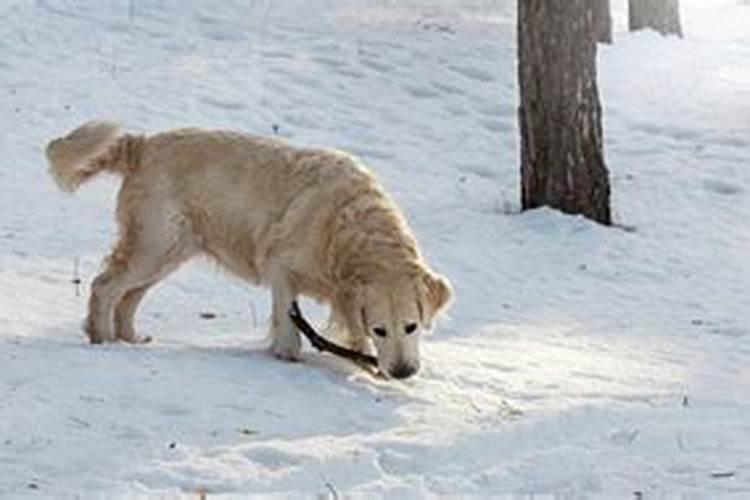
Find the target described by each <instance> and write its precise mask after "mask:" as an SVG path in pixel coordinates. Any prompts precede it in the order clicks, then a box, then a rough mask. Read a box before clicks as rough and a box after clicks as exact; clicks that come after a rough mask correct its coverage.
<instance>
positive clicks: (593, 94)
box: [518, 0, 611, 224]
mask: <svg viewBox="0 0 750 500" xmlns="http://www.w3.org/2000/svg"><path fill="white" fill-rule="evenodd" d="M518 81H519V85H520V92H521V105H520V108H519V123H520V131H521V205H522V208H523V209H524V210H527V209H532V208H536V207H540V206H543V205H546V206H550V207H553V208H557V209H560V210H562V211H563V212H567V213H574V214H583V215H585V216H586V217H589V218H591V219H594V220H596V221H598V222H601V223H602V224H610V223H611V214H610V206H609V174H608V172H607V167H606V165H605V164H604V153H603V146H602V124H601V106H600V104H599V91H598V88H597V84H596V33H595V31H594V16H593V7H592V3H591V2H590V0H518Z"/></svg>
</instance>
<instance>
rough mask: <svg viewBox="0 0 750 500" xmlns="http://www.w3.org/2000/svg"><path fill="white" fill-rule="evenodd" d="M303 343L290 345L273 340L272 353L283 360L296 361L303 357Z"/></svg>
mask: <svg viewBox="0 0 750 500" xmlns="http://www.w3.org/2000/svg"><path fill="white" fill-rule="evenodd" d="M301 352H302V348H301V345H288V344H285V343H283V342H273V343H272V344H271V354H273V355H274V357H276V358H277V359H280V360H282V361H289V362H292V363H295V362H297V361H299V360H300V358H301Z"/></svg>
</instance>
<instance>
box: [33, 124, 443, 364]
mask: <svg viewBox="0 0 750 500" xmlns="http://www.w3.org/2000/svg"><path fill="white" fill-rule="evenodd" d="M47 157H48V159H49V162H50V171H51V174H52V176H53V177H54V178H55V180H56V181H57V183H58V185H59V186H60V187H61V188H62V189H64V190H67V191H73V190H75V189H76V188H77V187H78V186H79V185H80V184H81V183H83V182H85V181H86V180H87V179H89V178H91V177H92V176H94V175H96V174H98V173H99V172H102V171H110V172H116V173H119V174H121V175H122V176H123V182H122V187H121V189H120V192H119V195H118V203H117V221H118V226H119V229H120V236H119V240H118V242H117V244H116V246H115V249H114V251H113V252H112V254H111V255H110V256H109V258H108V259H107V261H106V266H105V269H104V271H103V272H102V273H101V274H100V275H99V276H98V277H97V278H96V279H95V280H94V281H93V283H92V291H91V299H90V304H89V314H88V318H87V320H86V332H87V334H88V336H89V339H90V340H91V342H93V343H98V342H104V341H114V340H116V339H121V340H126V341H131V342H137V341H140V340H143V339H142V338H140V337H138V336H137V335H136V333H135V331H134V327H133V317H134V314H135V311H136V309H137V307H138V304H139V303H140V301H141V299H142V298H143V296H144V294H145V293H146V291H147V290H148V289H149V288H150V287H151V286H153V285H154V284H156V283H157V282H158V281H159V280H161V279H163V278H164V277H166V276H167V275H168V274H169V273H170V272H172V271H174V270H175V269H176V268H177V267H178V266H179V265H180V264H181V263H183V262H185V261H186V260H188V259H189V258H191V257H192V256H194V255H196V254H206V255H209V256H211V257H213V258H214V259H215V260H216V261H217V262H219V263H220V264H221V265H223V266H224V267H225V268H227V269H228V270H229V271H230V272H232V273H233V274H236V275H237V276H239V277H241V278H243V279H245V280H247V281H249V282H251V283H255V284H259V285H265V286H269V287H270V288H271V291H272V296H273V311H272V322H271V336H272V339H273V341H272V350H273V352H274V353H275V354H276V355H277V356H278V357H280V358H284V359H290V360H291V359H297V358H298V357H299V353H300V339H299V335H298V333H297V332H296V330H295V329H294V327H293V325H292V323H291V321H290V320H289V318H288V315H287V311H288V308H289V306H290V304H291V301H292V300H294V299H295V298H296V297H297V296H298V295H305V296H309V297H312V298H315V299H317V300H319V301H322V302H324V303H327V304H330V306H331V313H332V320H333V323H334V324H335V325H336V326H337V329H338V330H339V331H341V332H343V333H344V335H345V340H346V341H347V342H348V343H349V345H350V346H352V347H354V348H357V349H361V350H367V349H368V348H369V347H370V346H372V345H374V347H375V350H376V351H377V355H378V359H379V365H380V368H381V370H382V371H383V372H384V373H385V374H390V375H392V376H396V377H403V376H409V375H411V374H412V373H414V372H415V371H416V370H417V369H418V367H419V350H418V339H419V336H420V335H421V331H422V330H424V329H428V328H430V325H431V322H432V319H433V318H434V317H435V316H436V315H437V314H438V313H439V312H440V311H441V310H442V309H443V308H444V307H445V306H446V305H447V303H448V302H449V300H450V298H451V293H452V292H451V288H450V285H449V283H448V281H447V280H446V279H445V278H443V277H442V276H439V275H437V274H435V273H434V272H432V271H431V270H429V268H428V267H427V265H426V263H425V262H424V259H423V258H422V255H421V253H420V251H419V248H418V246H417V242H416V240H415V238H414V236H413V234H412V232H411V230H410V229H409V227H408V225H407V223H406V222H405V220H404V218H403V216H402V215H401V213H400V212H399V210H398V209H397V207H396V205H395V204H394V203H393V201H392V199H391V198H390V197H389V196H387V195H386V193H385V192H384V190H383V188H382V186H381V185H380V184H379V183H378V182H377V181H376V179H375V178H374V177H373V175H372V174H371V173H370V172H369V171H368V170H367V169H366V168H365V167H364V166H363V165H362V164H361V163H360V162H359V161H358V160H357V159H355V158H354V157H352V156H350V155H348V154H346V153H343V152H341V151H335V150H326V149H312V148H301V147H295V146H292V145H290V144H288V143H286V142H283V141H280V140H276V139H268V138H260V137H253V136H250V135H246V134H242V133H237V132H230V131H218V130H199V129H183V130H175V131H169V132H164V133H160V134H156V135H152V136H148V137H146V136H136V135H130V134H122V133H121V132H120V131H119V128H118V127H117V126H116V125H114V124H112V123H109V122H92V123H87V124H84V125H82V126H81V127H79V128H78V129H76V130H75V131H73V132H71V133H70V134H69V135H68V136H66V137H63V138H60V139H56V140H54V141H52V142H50V144H49V146H48V147H47ZM412 324H417V326H418V331H416V332H411V333H407V332H406V330H409V329H413V328H407V327H408V326H409V325H412ZM412 326H413V325H412ZM374 329H377V330H375V331H376V332H377V333H374ZM383 331H385V332H386V335H385V336H381V335H380V334H382V333H383Z"/></svg>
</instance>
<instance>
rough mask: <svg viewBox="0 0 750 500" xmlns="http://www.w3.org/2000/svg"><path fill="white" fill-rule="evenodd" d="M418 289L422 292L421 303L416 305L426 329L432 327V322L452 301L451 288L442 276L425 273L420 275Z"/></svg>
mask: <svg viewBox="0 0 750 500" xmlns="http://www.w3.org/2000/svg"><path fill="white" fill-rule="evenodd" d="M420 285H421V286H420V287H419V288H420V289H421V290H422V294H421V295H422V299H421V300H422V303H421V304H417V305H418V306H419V309H420V315H422V314H423V313H424V315H425V317H424V318H423V321H424V323H425V325H427V327H428V328H430V327H431V326H432V320H433V319H434V318H435V317H436V316H437V315H438V314H440V313H441V312H442V311H444V310H445V308H446V307H448V305H449V304H450V303H451V301H452V300H453V287H451V284H450V282H449V281H448V279H447V278H446V277H444V276H441V275H439V274H436V273H433V272H431V271H425V273H424V274H423V275H422V278H421V283H420Z"/></svg>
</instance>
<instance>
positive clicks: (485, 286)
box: [0, 0, 750, 498]
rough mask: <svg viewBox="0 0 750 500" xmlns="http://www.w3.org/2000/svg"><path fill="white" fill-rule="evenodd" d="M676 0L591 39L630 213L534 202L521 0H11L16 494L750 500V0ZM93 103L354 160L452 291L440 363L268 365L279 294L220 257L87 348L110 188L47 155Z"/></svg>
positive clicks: (2, 268)
mask: <svg viewBox="0 0 750 500" xmlns="http://www.w3.org/2000/svg"><path fill="white" fill-rule="evenodd" d="M682 3H683V19H684V28H685V33H686V37H685V38H684V39H683V40H678V39H669V38H662V37H659V36H657V35H655V34H653V33H645V32H644V33H638V34H634V35H629V34H627V33H626V32H625V27H624V5H623V2H622V1H621V0H620V1H617V2H615V13H616V15H617V19H616V21H617V22H616V25H617V32H616V43H615V45H613V46H611V47H604V48H602V49H601V51H600V66H599V69H600V86H601V93H602V99H603V105H604V108H605V135H606V155H607V161H608V164H609V167H610V170H611V181H612V189H613V202H614V212H615V214H616V218H617V221H618V223H620V224H621V225H623V226H624V227H626V228H630V230H624V229H607V228H603V227H600V226H597V225H596V224H593V223H591V222H588V221H586V220H584V219H581V218H577V217H569V216H564V215H561V214H560V213H557V212H554V211H551V210H539V211H534V212H530V213H524V214H519V213H518V201H517V198H518V195H517V185H518V145H517V144H518V132H517V128H516V114H515V113H516V106H517V89H516V79H515V40H514V37H515V26H514V12H513V9H512V4H513V2H509V1H500V0H496V1H492V0H490V1H487V0H467V1H462V2H459V1H458V0H440V1H427V0H422V1H415V0H409V1H404V2H392V1H387V0H367V1H365V0H339V1H334V0H284V1H283V2H272V1H271V0H244V1H242V0H224V1H222V2H216V3H213V4H211V3H209V2H199V1H198V0H190V1H178V0H143V1H140V0H138V1H130V2H127V1H124V0H120V1H115V0H113V1H107V2H94V1H91V0H37V1H35V2H32V1H30V0H0V16H1V18H2V19H3V23H2V24H0V96H2V98H1V99H0V116H2V117H3V118H2V120H0V153H2V154H1V156H0V158H1V160H0V186H2V187H1V188H0V497H2V498H16V497H24V496H26V495H30V496H35V497H38V496H42V497H49V498H53V497H54V498H61V497H71V496H74V495H81V496H83V497H87V496H96V495H98V496H103V497H104V496H106V497H114V496H121V497H132V496H134V495H162V496H166V497H179V496H192V497H195V495H197V494H198V493H200V492H206V493H207V494H208V495H209V497H213V496H215V495H218V494H234V495H243V494H249V493H256V494H262V493H270V492H273V493H279V494H289V495H290V496H298V495H299V494H304V495H308V496H315V495H321V496H326V495H327V496H330V497H335V496H343V495H344V494H378V495H388V496H397V497H402V496H403V497H425V496H431V495H435V494H478V495H502V494H509V495H518V497H524V496H527V495H528V496H532V495H534V497H535V498H540V495H544V494H549V495H559V496H560V497H562V498H588V497H599V496H604V497H611V498H637V497H638V493H641V494H642V496H643V498H667V497H675V496H681V495H685V496H686V497H687V498H719V497H723V496H730V495H736V496H737V497H738V498H747V496H748V495H750V398H748V394H749V393H750V307H748V290H749V289H750V270H749V269H748V265H747V262H748V257H749V256H750V29H748V26H750V6H748V5H747V2H742V1H741V0H713V1H710V2H708V1H704V2H699V1H698V0H683V2H682ZM91 118H117V119H120V120H122V121H123V123H124V124H125V125H126V127H127V128H129V129H130V130H135V131H156V130H161V129H165V128H170V127H177V126H185V125H198V126H206V127H230V128H237V129H244V130H248V131H254V132H257V133H262V134H270V133H272V129H273V128H274V126H277V127H278V130H279V133H280V134H281V135H284V136H287V137H289V138H290V139H291V140H293V141H295V142H297V143H307V144H316V145H327V146H338V147H341V148H345V149H348V150H350V151H353V152H355V153H357V154H359V155H360V156H361V157H362V158H363V159H364V160H365V161H366V162H367V163H368V164H369V165H370V166H371V168H372V169H373V170H374V171H375V172H376V173H377V174H378V175H379V177H380V178H381V179H382V180H383V182H384V183H385V185H386V186H387V187H388V188H389V190H390V191H391V192H392V193H393V195H394V196H395V198H396V199H397V201H398V202H399V203H400V204H401V206H402V207H403V208H404V210H405V211H406V213H407V216H408V217H409V219H410V221H411V222H412V224H413V226H414V228H415V230H416V232H417V234H418V236H419V238H420V241H421V243H422V246H423V248H424V250H425V252H426V253H427V254H428V256H429V258H430V260H431V262H432V263H433V264H434V266H435V267H436V269H438V270H439V271H441V272H444V273H445V274H447V275H448V276H449V277H450V278H451V279H452V281H453V283H454V285H455V287H456V293H457V300H456V303H455V305H454V307H453V309H452V311H451V314H450V317H449V318H446V319H445V320H444V321H443V322H442V324H441V325H440V326H439V328H438V329H437V331H436V332H435V334H434V335H433V336H431V337H430V338H428V339H426V340H425V343H424V344H425V357H426V361H425V363H424V369H423V371H422V373H421V374H420V376H419V377H418V378H416V379H414V380H410V381H407V382H405V383H394V382H383V381H380V380H373V379H372V378H371V377H369V376H367V375H366V374H363V373H361V372H360V371H358V370H357V369H356V368H353V367H351V366H349V365H348V364H346V363H344V362H341V361H339V360H335V359H332V358H331V357H329V356H324V355H319V354H317V353H314V352H312V351H308V352H306V354H305V362H304V363H300V364H285V363H281V362H278V361H276V360H274V359H272V358H271V357H270V356H268V355H267V354H266V352H265V351H264V350H263V345H264V335H265V329H266V324H267V315H268V314H267V313H268V306H269V298H268V296H267V292H265V291H264V290H259V289H254V288H252V287H249V286H246V285H244V284H243V283H240V282H238V281H236V280H234V279H233V278H231V277H228V276H226V275H225V274H223V273H217V272H216V270H215V269H213V267H212V266H211V265H208V264H206V263H200V262H195V263H192V264H190V265H188V266H186V267H185V268H184V269H182V270H181V271H180V272H178V273H177V275H175V276H173V277H172V278H171V279H170V280H168V281H167V282H165V283H164V284H163V285H161V286H160V287H159V289H158V290H157V291H156V292H155V293H153V294H152V295H151V296H150V297H149V298H148V299H147V301H146V303H145V305H144V307H143V308H142V310H141V314H140V317H139V320H138V321H139V323H138V324H139V327H140V330H142V331H143V332H144V333H148V334H151V335H153V336H154V337H155V339H156V340H155V342H154V343H152V344H150V345H147V346H140V347H135V346H127V345H108V346H95V347H92V346H89V345H88V344H86V342H85V340H84V338H83V336H82V333H81V331H80V321H81V319H82V318H83V316H84V314H85V306H86V297H87V294H88V289H87V285H88V283H89V282H90V280H91V279H92V277H93V276H95V274H96V272H97V269H98V266H99V262H100V260H101V258H102V257H103V256H104V254H105V253H106V251H107V250H108V248H109V246H110V245H111V244H112V242H113V231H114V226H113V219H112V209H113V205H114V201H113V196H114V193H115V192H116V189H117V186H118V184H117V181H116V180H115V179H103V180H98V181H96V182H94V183H92V184H90V185H88V186H86V187H85V188H84V189H82V191H81V192H80V193H79V194H78V195H77V196H76V198H75V199H71V198H69V197H67V196H64V195H62V194H60V193H59V192H57V191H56V189H55V186H54V183H53V182H52V181H51V180H50V179H49V178H48V177H47V175H46V172H45V170H46V164H45V160H44V157H43V147H44V145H45V144H46V142H47V141H48V140H49V139H50V138H52V137H54V136H58V135H60V134H62V133H64V132H66V131H68V130H69V129H71V128H73V127H74V126H77V125H78V124H79V123H81V122H82V121H84V120H87V119H91ZM76 262H77V264H76ZM76 268H77V269H78V271H77V272H78V274H79V275H80V277H81V279H82V285H81V286H80V290H76V286H75V285H74V284H72V283H71V280H72V279H73V277H74V276H75V273H76ZM310 308H311V306H310V305H308V309H310ZM310 310H312V311H313V312H314V318H315V319H316V321H321V320H322V319H323V318H324V317H325V316H324V311H323V310H322V309H320V308H316V309H310ZM201 313H214V314H216V315H217V316H216V317H215V318H214V319H203V318H201Z"/></svg>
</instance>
